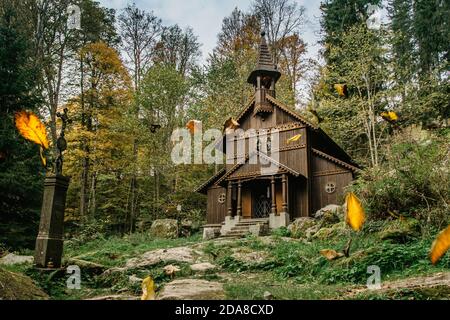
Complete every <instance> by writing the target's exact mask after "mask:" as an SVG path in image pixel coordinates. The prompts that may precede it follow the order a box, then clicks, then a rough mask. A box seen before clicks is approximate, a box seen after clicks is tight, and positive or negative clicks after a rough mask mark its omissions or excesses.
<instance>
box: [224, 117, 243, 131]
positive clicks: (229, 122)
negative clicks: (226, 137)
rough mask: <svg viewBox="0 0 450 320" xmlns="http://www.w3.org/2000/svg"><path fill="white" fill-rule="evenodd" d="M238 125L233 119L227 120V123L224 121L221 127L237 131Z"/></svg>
mask: <svg viewBox="0 0 450 320" xmlns="http://www.w3.org/2000/svg"><path fill="white" fill-rule="evenodd" d="M239 126H240V124H239V122H237V121H236V119H234V118H229V119H228V120H227V121H225V124H224V125H223V127H224V129H225V130H227V129H233V130H235V129H237V128H239Z"/></svg>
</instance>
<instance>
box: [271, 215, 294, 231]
mask: <svg viewBox="0 0 450 320" xmlns="http://www.w3.org/2000/svg"><path fill="white" fill-rule="evenodd" d="M289 222H290V219H289V213H287V212H280V214H278V215H277V214H273V213H271V214H270V215H269V228H270V229H271V230H273V229H278V228H281V227H287V226H288V225H289Z"/></svg>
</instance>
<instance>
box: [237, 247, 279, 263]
mask: <svg viewBox="0 0 450 320" xmlns="http://www.w3.org/2000/svg"><path fill="white" fill-rule="evenodd" d="M233 252H234V253H233V254H232V255H231V257H233V258H234V259H236V260H238V261H241V262H244V263H248V264H258V263H262V262H264V261H266V260H267V259H269V258H270V255H269V253H267V252H265V251H250V250H247V249H244V248H235V249H233Z"/></svg>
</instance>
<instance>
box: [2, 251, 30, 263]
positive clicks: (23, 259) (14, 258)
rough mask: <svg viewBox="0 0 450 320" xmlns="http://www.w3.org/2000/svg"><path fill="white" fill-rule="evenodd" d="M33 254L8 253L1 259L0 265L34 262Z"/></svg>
mask: <svg viewBox="0 0 450 320" xmlns="http://www.w3.org/2000/svg"><path fill="white" fill-rule="evenodd" d="M33 261H34V258H33V256H20V255H16V254H14V253H8V254H7V255H6V256H4V257H3V258H1V259H0V265H2V264H3V265H13V264H22V263H33Z"/></svg>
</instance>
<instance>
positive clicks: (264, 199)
mask: <svg viewBox="0 0 450 320" xmlns="http://www.w3.org/2000/svg"><path fill="white" fill-rule="evenodd" d="M252 198H253V201H252V202H253V214H252V217H253V218H268V217H269V214H270V209H271V203H272V201H271V199H270V187H269V185H268V184H266V183H261V185H259V186H255V188H254V189H253V192H252Z"/></svg>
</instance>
